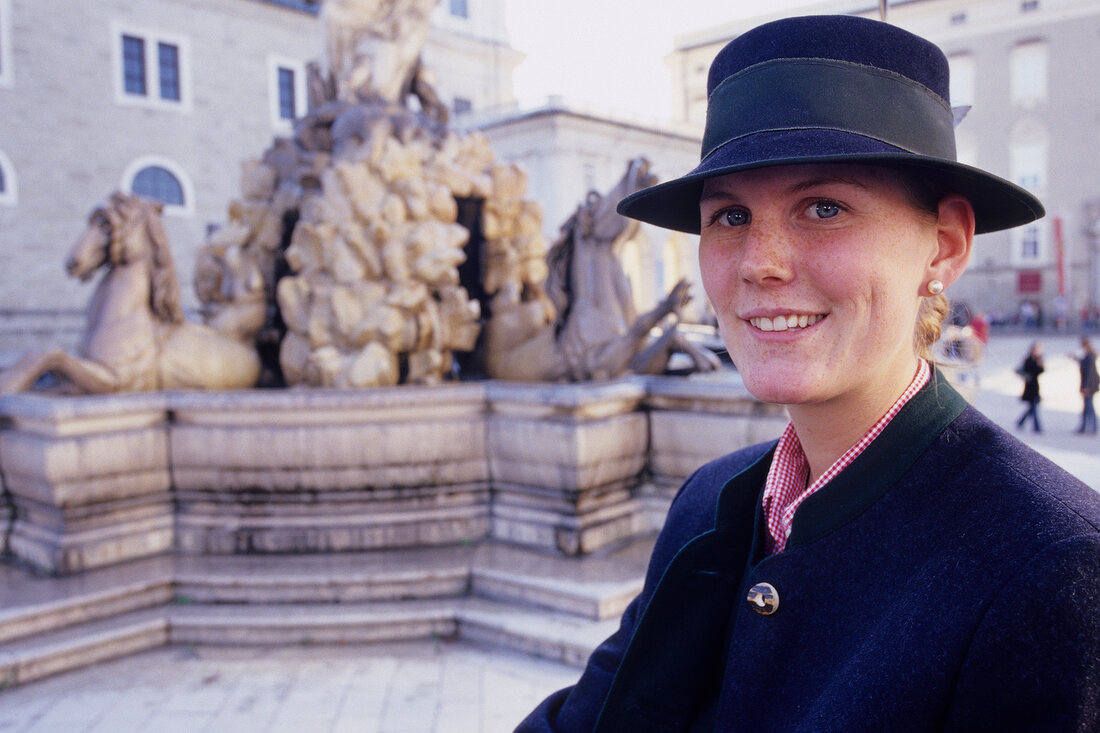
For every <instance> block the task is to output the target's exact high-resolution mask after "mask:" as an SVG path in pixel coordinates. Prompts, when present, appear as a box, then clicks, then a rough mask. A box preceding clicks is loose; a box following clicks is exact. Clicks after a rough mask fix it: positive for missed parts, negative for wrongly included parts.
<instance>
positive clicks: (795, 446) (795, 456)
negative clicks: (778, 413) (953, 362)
mask: <svg viewBox="0 0 1100 733" xmlns="http://www.w3.org/2000/svg"><path fill="white" fill-rule="evenodd" d="M931 373H932V370H931V367H930V366H929V364H928V362H927V361H925V360H924V359H918V363H917V371H916V374H915V375H914V376H913V379H912V381H910V383H909V386H908V387H906V389H905V391H904V392H902V394H901V396H900V397H898V399H897V400H895V401H894V403H893V404H892V405H891V406H890V409H888V410H887V411H886V413H885V414H884V415H883V416H882V417H881V418H879V420H878V422H876V423H875V424H874V425H872V426H871V428H870V429H869V430H868V431H867V432H866V433H865V434H864V435H863V437H862V438H860V439H859V440H858V441H856V443H855V444H854V445H852V446H851V447H850V448H849V449H848V450H847V451H845V452H844V454H843V455H841V456H840V458H838V459H837V460H836V461H835V462H834V463H833V465H832V466H830V467H829V468H828V470H826V471H825V472H824V473H823V474H821V476H820V477H818V479H817V480H816V481H814V482H813V483H812V484H810V485H808V486H807V480H808V476H809V463H808V461H807V460H806V453H805V452H804V451H803V450H802V444H801V442H799V440H798V434H797V433H796V432H795V429H794V424H793V423H788V424H787V427H786V429H784V431H783V434H782V435H780V437H779V442H778V444H777V445H776V449H775V456H774V458H773V459H772V464H771V468H770V469H769V471H768V478H767V481H766V482H765V484H764V493H763V496H762V503H763V510H764V520H765V527H766V540H767V551H768V554H774V553H778V552H782V551H783V550H784V549H785V548H786V545H787V538H788V537H789V536H790V533H791V527H792V524H793V521H794V515H795V512H796V511H797V510H798V507H799V506H801V505H802V502H804V501H805V500H806V499H808V498H809V497H810V496H812V495H813V494H815V493H816V492H817V491H818V490H819V489H821V487H823V486H825V485H826V484H827V483H829V481H831V480H832V479H833V478H834V477H836V476H837V475H838V474H840V472H841V471H843V470H844V469H845V468H847V467H848V466H850V465H851V464H852V462H853V461H855V459H856V458H857V457H859V455H860V454H861V453H863V451H864V450H866V449H867V447H868V446H869V445H871V443H872V442H873V441H874V440H875V438H877V437H878V436H879V435H880V434H881V433H882V431H883V430H884V429H885V428H886V426H887V425H889V424H890V422H891V421H892V420H893V419H894V417H895V416H896V415H897V414H898V412H900V411H901V408H902V407H904V406H905V405H906V403H908V402H909V400H910V399H912V398H913V396H914V395H916V394H917V393H918V392H919V391H920V390H921V389H922V388H923V387H924V386H925V385H927V384H928V382H929V381H930V379H931Z"/></svg>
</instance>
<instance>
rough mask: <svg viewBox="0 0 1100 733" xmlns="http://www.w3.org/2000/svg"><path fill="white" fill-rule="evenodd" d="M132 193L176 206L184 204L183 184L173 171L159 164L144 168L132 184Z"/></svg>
mask: <svg viewBox="0 0 1100 733" xmlns="http://www.w3.org/2000/svg"><path fill="white" fill-rule="evenodd" d="M130 190H131V192H132V193H136V194H140V195H142V196H148V197H149V198H151V199H156V200H157V201H163V202H164V203H166V204H172V205H174V206H183V186H181V185H180V182H179V179H177V178H176V177H175V176H174V175H172V172H171V171H170V170H168V169H167V168H161V167H160V166H159V165H151V166H149V167H148V168H142V169H141V170H140V171H138V174H137V175H136V176H134V182H133V183H132V184H131V186H130Z"/></svg>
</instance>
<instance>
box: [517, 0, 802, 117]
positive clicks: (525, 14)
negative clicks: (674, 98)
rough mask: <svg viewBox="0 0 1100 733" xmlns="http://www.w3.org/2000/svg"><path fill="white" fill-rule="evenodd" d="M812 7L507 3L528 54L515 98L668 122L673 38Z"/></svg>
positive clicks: (789, 0) (715, 0)
mask: <svg viewBox="0 0 1100 733" xmlns="http://www.w3.org/2000/svg"><path fill="white" fill-rule="evenodd" d="M813 4H817V5H820V0H817V2H816V3H815V2H813V1H812V0H766V1H765V2H764V3H759V4H758V3H756V2H752V1H751V0H750V1H746V0H552V1H551V2H547V1H546V0H507V12H508V27H509V32H510V35H511V42H512V46H514V47H515V48H516V49H518V50H520V51H522V52H524V53H526V54H527V59H526V60H525V61H524V62H523V63H522V64H521V65H520V66H519V67H518V68H517V69H516V73H515V77H514V79H515V84H516V94H517V96H518V97H519V99H520V104H521V106H522V107H525V108H526V107H532V106H537V105H541V104H544V103H545V102H546V98H547V97H548V96H550V95H555V94H560V95H562V96H563V97H564V98H565V99H566V101H567V102H569V103H570V104H571V105H578V106H584V105H585V104H586V103H587V104H591V105H592V106H593V108H594V109H595V110H597V111H604V112H615V111H620V112H623V113H626V114H630V115H631V116H633V117H639V118H641V119H651V120H660V119H665V118H667V116H668V115H667V112H666V110H667V108H668V105H669V99H670V93H669V71H668V67H667V66H666V65H665V63H664V57H665V56H667V55H668V54H669V53H670V52H671V51H672V48H673V39H674V37H675V36H676V35H678V34H682V33H687V32H692V31H696V30H699V29H702V28H707V27H713V26H716V25H721V24H723V23H727V22H730V21H734V20H738V19H741V18H752V17H755V16H757V15H759V14H761V12H768V13H773V12H778V11H779V10H780V9H783V8H792V11H791V13H792V14H794V13H795V10H793V9H796V8H799V7H805V6H807V5H813ZM764 8H766V10H764Z"/></svg>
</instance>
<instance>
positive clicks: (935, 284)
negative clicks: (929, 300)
mask: <svg viewBox="0 0 1100 733" xmlns="http://www.w3.org/2000/svg"><path fill="white" fill-rule="evenodd" d="M928 292H930V293H932V295H939V294H940V293H942V292H943V283H941V282H940V281H939V280H932V281H930V282H929V283H928Z"/></svg>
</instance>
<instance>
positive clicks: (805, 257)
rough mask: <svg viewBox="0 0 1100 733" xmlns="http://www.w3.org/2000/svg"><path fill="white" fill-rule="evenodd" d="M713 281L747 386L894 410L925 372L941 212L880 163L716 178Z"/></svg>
mask: <svg viewBox="0 0 1100 733" xmlns="http://www.w3.org/2000/svg"><path fill="white" fill-rule="evenodd" d="M700 214H701V216H702V229H701V235H700V241H699V263H700V268H701V270H702V277H703V286H704V288H705V289H706V291H707V295H708V297H709V298H710V301H711V304H712V305H713V306H714V309H715V311H716V313H717V316H718V324H719V327H720V328H721V331H722V336H723V338H724V340H725V342H726V346H727V347H728V348H729V351H730V356H731V357H732V359H733V362H734V364H735V365H736V366H737V368H738V370H739V371H740V372H741V374H742V376H743V378H744V381H745V385H746V387H748V389H749V391H750V392H752V393H753V394H754V395H756V397H758V398H759V399H761V400H764V401H766V402H776V403H781V404H788V405H799V404H822V403H830V402H836V401H838V400H839V401H840V402H836V404H844V403H845V401H847V400H849V399H856V400H859V402H856V403H849V404H854V405H863V406H864V407H866V408H869V409H878V408H879V406H880V405H885V406H883V407H882V409H883V410H884V409H885V407H886V406H889V404H890V402H892V401H893V400H894V399H896V398H897V396H898V395H900V394H901V392H902V391H903V390H904V389H905V387H906V386H907V385H908V384H909V382H910V381H911V380H912V378H913V374H914V372H915V370H916V363H917V362H916V354H915V352H914V347H913V335H914V328H915V324H916V318H917V308H918V305H919V302H920V298H921V295H922V292H923V293H924V294H927V291H926V290H923V288H924V286H925V285H926V284H927V282H928V281H929V280H930V279H932V277H934V275H933V274H932V272H931V270H930V269H929V265H930V263H931V262H932V260H933V258H934V257H935V255H936V252H937V246H936V243H937V229H936V217H935V216H934V215H931V214H929V213H927V212H921V211H918V210H917V209H916V208H915V207H914V205H913V204H912V203H911V198H910V196H909V195H908V193H907V192H906V190H905V189H904V187H903V185H902V183H901V181H900V180H899V179H898V178H897V177H896V174H893V173H892V172H890V171H888V170H886V169H882V168H876V167H873V166H857V165H838V164H825V165H796V166H782V167H776V168H762V169H757V170H752V171H745V172H741V173H732V174H729V175H726V176H722V177H718V178H712V179H709V180H707V181H706V183H705V186H704V189H703V194H702V197H701V199H700Z"/></svg>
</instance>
